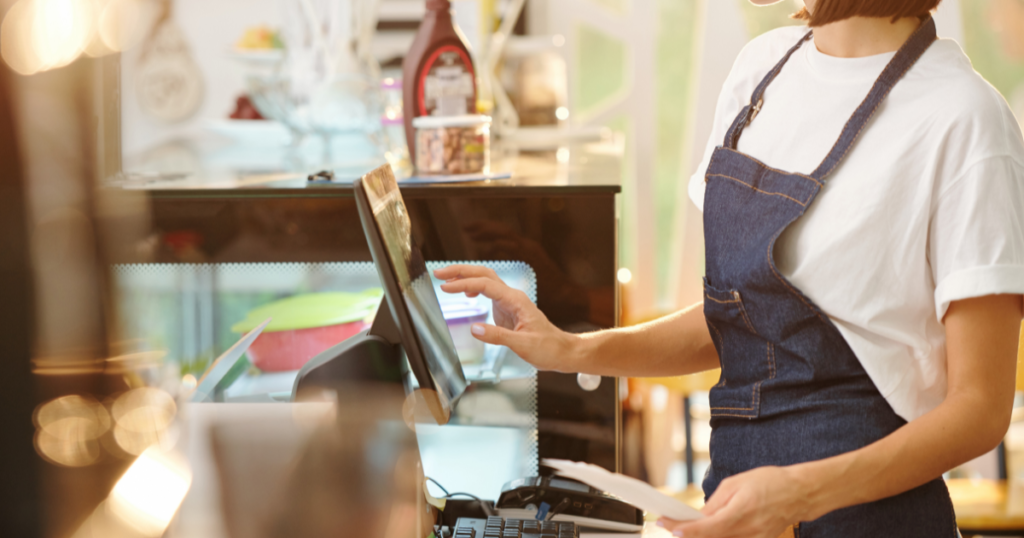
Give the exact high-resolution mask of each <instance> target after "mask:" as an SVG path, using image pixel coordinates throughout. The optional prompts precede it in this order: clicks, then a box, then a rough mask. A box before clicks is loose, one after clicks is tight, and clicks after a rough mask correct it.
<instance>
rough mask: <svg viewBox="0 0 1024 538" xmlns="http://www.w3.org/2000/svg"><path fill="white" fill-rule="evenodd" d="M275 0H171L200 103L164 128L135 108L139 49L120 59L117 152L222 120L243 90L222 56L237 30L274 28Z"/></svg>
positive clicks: (133, 150) (238, 33)
mask: <svg viewBox="0 0 1024 538" xmlns="http://www.w3.org/2000/svg"><path fill="white" fill-rule="evenodd" d="M277 5H278V3H277V1H276V0H175V2H174V20H175V22H176V24H178V27H179V28H180V29H181V30H182V33H183V34H184V36H185V39H186V40H187V41H188V44H189V47H190V48H191V52H192V57H193V59H194V60H195V62H196V64H197V65H198V66H199V70H200V71H201V72H202V75H203V87H204V91H205V93H204V95H203V102H202V104H201V105H200V107H199V109H198V110H197V111H196V113H195V114H194V115H193V116H192V117H191V118H189V119H187V120H184V121H181V122H178V123H174V124H168V123H166V122H163V121H160V120H158V119H155V118H153V117H152V116H149V115H147V114H146V113H145V112H143V111H142V109H141V108H140V107H139V101H138V99H137V97H136V92H135V72H136V66H137V64H138V57H139V51H140V49H141V47H139V46H136V47H135V48H133V49H131V50H129V51H127V52H125V53H124V54H123V55H122V58H121V129H122V131H121V132H122V143H121V150H122V153H123V154H124V155H126V156H129V155H131V154H133V153H137V152H138V151H140V150H143V149H146V148H149V147H152V146H154V145H156V144H158V143H160V142H163V141H165V140H168V139H171V138H175V137H177V136H181V135H182V134H183V133H186V132H189V131H190V130H194V129H196V128H197V127H198V126H199V125H201V123H202V121H203V118H226V117H228V115H229V114H230V113H231V111H232V110H233V109H234V104H235V98H236V97H237V96H238V95H239V94H241V93H242V92H243V91H244V88H243V86H244V84H243V81H242V71H241V69H240V68H239V67H238V66H237V65H235V64H234V63H233V62H232V60H231V59H230V58H229V57H228V51H229V50H231V48H232V47H233V46H234V43H235V42H236V41H237V40H238V39H239V38H240V37H241V36H242V33H243V31H244V30H245V29H246V28H248V27H250V26H256V25H260V24H267V25H271V26H277V23H276V21H277V20H278V19H279V16H278V7H277Z"/></svg>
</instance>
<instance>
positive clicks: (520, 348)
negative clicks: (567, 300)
mask: <svg viewBox="0 0 1024 538" xmlns="http://www.w3.org/2000/svg"><path fill="white" fill-rule="evenodd" d="M434 276H436V277H437V278H440V279H442V280H444V281H445V283H444V284H442V285H441V289H442V290H443V291H444V292H446V293H464V294H466V296H467V297H476V296H477V295H483V296H484V297H487V298H488V299H490V300H491V301H492V303H493V309H492V310H493V312H494V323H495V325H486V324H483V323H475V324H473V327H472V332H473V336H475V337H476V338H477V339H478V340H481V341H483V342H486V343H488V344H495V345H499V346H508V347H509V348H510V349H511V350H512V351H514V352H515V353H516V355H519V356H520V357H522V359H523V360H525V361H526V362H529V363H530V364H532V365H534V366H536V367H537V368H538V369H540V370H558V371H563V372H575V371H576V369H575V368H574V366H573V364H574V362H575V359H576V353H577V347H578V346H577V341H578V337H576V336H575V335H572V334H569V333H567V332H565V331H562V330H561V329H559V328H558V327H555V326H554V325H553V324H552V323H551V322H550V321H548V318H547V317H545V316H544V314H543V313H542V312H541V311H540V309H538V308H537V305H535V304H533V302H532V301H530V298H529V297H527V296H526V294H525V293H523V292H522V291H519V290H517V289H514V288H511V287H509V286H508V285H507V284H505V283H504V282H502V280H501V279H500V278H498V275H497V274H495V272H494V271H493V270H491V269H489V268H486V267H480V266H476V265H449V266H448V267H444V268H442V269H438V270H436V271H434Z"/></svg>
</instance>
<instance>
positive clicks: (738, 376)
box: [704, 279, 775, 418]
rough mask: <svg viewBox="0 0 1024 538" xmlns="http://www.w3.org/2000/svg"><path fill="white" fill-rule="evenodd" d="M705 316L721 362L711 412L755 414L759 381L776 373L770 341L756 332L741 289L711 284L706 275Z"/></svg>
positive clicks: (758, 398)
mask: <svg viewBox="0 0 1024 538" xmlns="http://www.w3.org/2000/svg"><path fill="white" fill-rule="evenodd" d="M704 318H705V320H706V321H707V324H708V330H709V331H710V332H711V339H712V340H713V341H714V344H715V349H716V350H718V358H719V362H720V363H721V366H722V374H721V378H720V380H719V382H718V384H717V385H715V386H714V387H712V388H711V393H710V395H709V398H710V403H711V416H712V417H738V418H757V417H758V415H759V413H760V407H761V384H762V383H763V382H764V381H765V380H768V379H772V378H774V377H775V357H774V349H773V345H772V344H771V342H768V341H767V340H765V339H764V338H762V337H760V336H758V334H757V331H756V330H755V329H754V325H753V323H751V320H750V316H749V315H747V311H746V308H745V307H744V306H743V297H742V295H741V294H740V292H739V291H737V290H733V289H726V290H723V289H718V288H715V287H712V286H711V285H709V284H708V282H707V279H705V280H704Z"/></svg>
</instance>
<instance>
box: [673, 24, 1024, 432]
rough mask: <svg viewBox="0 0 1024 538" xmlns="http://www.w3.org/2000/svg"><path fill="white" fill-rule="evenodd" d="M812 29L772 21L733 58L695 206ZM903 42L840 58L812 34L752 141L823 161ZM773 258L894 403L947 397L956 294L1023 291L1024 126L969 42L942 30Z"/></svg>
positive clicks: (781, 164) (933, 402) (909, 414)
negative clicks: (946, 322) (721, 153)
mask: <svg viewBox="0 0 1024 538" xmlns="http://www.w3.org/2000/svg"><path fill="white" fill-rule="evenodd" d="M806 32H807V28H805V27H785V28H779V29H776V30H773V31H770V32H768V33H766V34H764V35H761V36H760V37H757V38H756V39H754V40H753V41H751V42H750V43H749V44H748V45H747V46H746V47H745V48H744V49H743V51H742V52H741V53H740V55H739V57H738V58H737V59H736V63H735V64H734V65H733V68H732V72H731V73H730V74H729V77H728V78H727V79H726V81H725V85H724V87H723V88H722V93H721V95H720V97H719V100H718V105H717V108H716V110H715V123H714V127H713V130H712V133H711V139H710V140H709V141H708V146H707V151H706V152H705V155H704V160H703V161H702V162H701V164H700V167H699V168H698V169H697V171H696V173H694V175H693V177H692V178H691V179H690V185H689V192H690V197H691V198H692V199H693V201H694V202H695V203H696V204H697V206H698V207H702V206H703V201H704V173H705V170H706V169H707V166H708V161H709V160H710V158H711V153H712V151H713V150H714V148H715V146H718V145H721V144H722V141H723V139H724V138H725V133H726V131H727V130H728V128H729V125H730V124H731V123H732V121H733V119H734V118H735V117H736V114H737V113H738V112H739V110H740V109H741V108H742V107H743V106H744V105H745V104H747V103H748V101H749V100H750V94H751V93H752V92H753V90H754V87H755V86H757V84H758V83H759V82H760V81H761V79H762V78H763V77H764V75H765V73H767V72H768V71H769V70H771V68H772V66H774V65H775V63H776V62H778V60H779V59H780V58H782V56H783V55H784V54H785V53H786V50H788V49H789V48H790V47H791V46H793V44H795V43H796V42H797V41H798V40H799V39H800V37H801V36H803V35H804V34H805V33H806ZM894 55H895V53H894V52H893V53H887V54H880V55H877V56H870V57H865V58H836V57H832V56H827V55H825V54H822V53H821V52H820V51H818V50H817V48H816V47H815V45H814V41H813V39H812V40H810V41H808V42H806V43H804V44H803V46H802V47H800V49H799V50H798V51H797V52H796V53H794V54H793V56H792V57H791V58H790V59H789V62H788V63H787V64H786V66H785V67H784V68H783V69H782V71H781V73H780V74H779V75H778V76H777V77H776V79H775V80H774V81H773V82H772V83H771V84H770V85H769V86H768V89H767V91H766V92H765V95H764V104H763V106H762V109H761V112H760V114H758V116H757V118H756V119H754V121H753V122H752V123H751V124H750V125H749V126H748V127H747V128H746V129H745V130H744V131H743V134H742V135H741V136H740V139H739V143H738V149H739V151H741V152H743V153H745V154H747V155H750V156H752V157H755V158H757V159H759V160H761V161H763V162H765V163H766V164H768V165H769V166H772V167H774V168H779V169H781V170H786V171H793V172H802V173H810V172H811V171H812V170H814V169H815V168H816V167H817V166H818V164H819V163H820V162H821V160H822V159H824V158H825V155H826V154H827V153H828V151H829V148H831V147H832V145H833V144H834V143H835V141H836V140H837V139H838V138H839V133H840V131H841V130H842V127H843V125H844V124H845V123H846V121H847V119H848V118H849V116H850V115H851V114H852V113H853V111H854V110H855V109H856V108H857V105H859V104H860V102H861V101H862V100H863V99H864V97H865V96H866V95H867V93H868V91H869V89H870V88H871V85H872V84H873V83H874V81H875V79H876V78H877V77H878V75H879V74H880V73H881V72H882V69H883V68H884V67H885V65H886V64H887V63H888V62H889V60H890V59H892V57H893V56H894ZM708 232H712V230H705V233H708ZM775 261H776V264H777V265H778V267H779V269H780V270H781V271H782V273H783V274H785V275H786V277H788V278H789V280H790V281H791V282H792V283H793V284H794V285H796V286H797V287H798V288H799V289H800V290H801V291H803V292H804V293H805V294H806V295H807V296H808V297H810V298H811V299H812V300H813V301H814V302H815V303H817V304H818V306H820V307H821V308H822V310H824V311H825V313H826V314H828V316H829V317H830V318H831V319H832V321H833V322H834V323H835V324H836V326H837V327H838V328H839V331H840V332H841V333H842V335H843V337H844V338H845V339H846V341H847V342H848V343H849V345H850V347H851V348H852V349H853V351H854V353H856V355H857V357H858V358H859V359H860V361H861V364H862V365H863V366H864V369H865V370H866V371H867V373H868V375H869V376H870V377H871V379H872V380H873V381H874V383H875V385H876V386H877V387H878V389H879V391H880V392H881V393H882V395H883V396H884V397H885V398H886V400H887V401H888V402H889V404H890V405H891V406H892V408H893V410H895V412H896V413H897V414H899V415H900V416H901V417H903V418H904V419H906V420H913V419H915V418H917V417H919V416H921V415H923V414H925V413H927V412H928V411H930V410H932V409H934V408H935V407H936V406H938V405H939V403H941V402H942V400H943V399H944V398H945V396H946V352H945V341H946V338H945V330H944V327H943V325H942V322H941V320H942V317H943V315H944V314H945V312H946V309H947V308H948V306H949V303H950V302H951V301H955V300H958V299H966V298H970V297H979V296H983V295H990V294H996V293H1024V141H1022V136H1021V131H1020V127H1019V126H1018V124H1017V121H1016V120H1015V119H1014V117H1013V115H1012V113H1011V112H1010V109H1009V107H1008V106H1007V104H1006V101H1005V100H1004V99H1003V98H1002V97H1001V96H1000V95H999V93H998V92H997V91H996V90H995V89H994V88H992V87H991V86H990V85H989V84H988V83H987V82H985V80H984V79H982V78H981V76H980V75H978V74H977V73H976V72H975V71H974V69H973V68H972V67H971V63H970V60H968V58H967V56H966V55H964V53H963V51H962V50H961V49H960V47H959V45H957V43H956V42H954V41H952V40H948V39H942V40H939V41H936V42H935V43H933V44H932V45H931V47H930V48H929V49H928V50H927V51H926V52H925V53H924V55H923V56H922V57H921V58H920V59H919V60H918V61H917V63H916V64H915V65H914V66H913V67H912V68H911V69H910V70H909V71H908V72H907V73H906V75H905V76H904V77H903V78H902V79H901V80H900V81H899V83H897V84H896V86H895V87H894V88H893V90H892V92H891V93H890V94H889V96H888V97H887V98H886V99H885V101H883V102H882V104H881V106H879V108H878V110H877V111H876V112H875V115H874V117H873V118H872V120H871V121H870V122H869V123H868V124H867V125H866V126H865V128H864V130H863V132H861V134H860V138H859V139H858V140H857V141H856V142H855V144H854V146H853V147H852V148H851V150H850V152H849V153H848V154H847V155H846V158H845V159H844V160H843V161H842V162H841V163H840V164H839V166H838V167H836V169H835V170H834V171H833V172H832V174H831V176H829V177H828V178H827V182H826V184H825V187H824V188H823V189H822V191H821V192H820V193H819V195H818V197H817V199H816V200H815V201H814V202H813V203H812V204H811V205H810V207H809V208H808V210H807V212H806V213H805V215H804V216H803V217H802V218H800V219H798V220H797V221H796V222H795V223H793V225H791V226H790V227H789V228H788V229H787V230H786V232H785V233H784V234H783V235H782V236H781V237H780V238H779V241H778V243H777V247H776V250H775Z"/></svg>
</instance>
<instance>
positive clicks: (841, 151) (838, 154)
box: [810, 16, 936, 182]
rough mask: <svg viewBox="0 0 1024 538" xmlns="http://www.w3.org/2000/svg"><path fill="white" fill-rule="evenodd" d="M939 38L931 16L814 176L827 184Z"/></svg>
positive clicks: (892, 63) (898, 55) (849, 122)
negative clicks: (880, 108) (884, 103)
mask: <svg viewBox="0 0 1024 538" xmlns="http://www.w3.org/2000/svg"><path fill="white" fill-rule="evenodd" d="M935 38H936V33H935V20H934V19H932V18H931V16H929V17H928V18H927V19H926V20H924V21H923V22H921V26H920V27H918V29H917V30H915V31H914V33H913V34H912V35H911V36H910V39H908V40H907V42H906V43H904V44H903V46H902V47H900V49H899V50H898V51H896V56H894V57H893V58H892V60H890V61H889V63H888V65H886V66H885V69H883V70H882V74H881V75H879V76H878V79H877V80H875V84H874V85H873V86H872V87H871V91H870V92H868V95H867V97H865V98H864V101H862V102H861V104H860V106H858V107H857V110H856V111H854V113H853V115H852V116H850V119H849V120H847V121H846V125H844V126H843V131H842V133H841V134H840V135H839V139H838V140H836V143H835V144H834V145H833V146H832V149H831V150H830V151H829V152H828V155H826V156H825V159H824V160H822V161H821V164H819V165H818V168H816V169H815V170H814V171H813V172H811V174H810V175H811V177H813V178H815V179H817V180H819V181H821V182H824V181H825V178H826V177H827V176H828V175H829V174H831V173H832V171H833V170H835V168H836V166H838V165H839V163H840V161H842V160H843V157H845V156H846V154H847V153H848V152H849V151H850V148H851V147H853V144H854V142H856V140H857V137H858V136H860V133H861V131H862V130H864V126H865V125H867V123H868V121H869V120H870V119H871V116H873V115H874V113H875V110H877V109H878V105H879V104H881V103H882V101H883V100H885V97H886V96H887V95H889V91H890V90H892V88H893V86H895V85H896V83H897V82H899V80H900V79H901V78H903V75H904V74H906V72H907V71H908V70H910V68H911V67H912V66H913V65H914V64H915V63H916V62H917V60H918V59H919V58H920V57H921V55H923V54H924V52H925V51H926V50H928V47H930V46H931V44H932V43H933V42H934V41H935Z"/></svg>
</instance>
